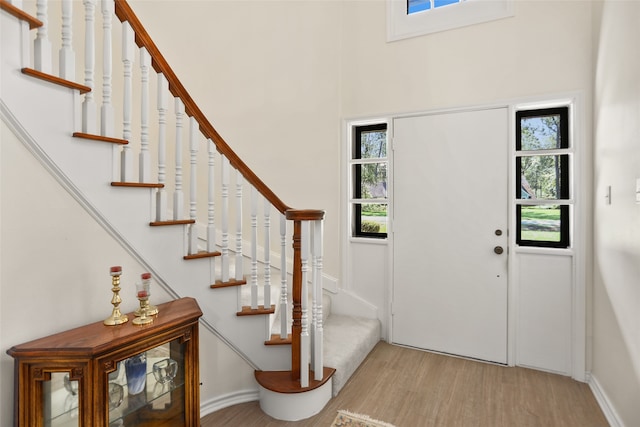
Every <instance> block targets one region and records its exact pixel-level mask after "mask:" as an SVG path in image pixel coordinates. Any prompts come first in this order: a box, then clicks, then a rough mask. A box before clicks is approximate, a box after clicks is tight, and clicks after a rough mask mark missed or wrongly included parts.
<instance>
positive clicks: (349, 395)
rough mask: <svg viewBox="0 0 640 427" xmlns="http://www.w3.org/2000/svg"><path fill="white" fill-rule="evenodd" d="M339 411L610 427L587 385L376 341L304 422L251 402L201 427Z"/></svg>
mask: <svg viewBox="0 0 640 427" xmlns="http://www.w3.org/2000/svg"><path fill="white" fill-rule="evenodd" d="M339 409H346V410H349V411H352V412H357V413H363V414H367V415H369V416H370V417H372V418H375V419H379V420H382V421H386V422H388V423H392V424H394V425H396V426H397V427H449V426H452V427H453V426H456V427H458V426H460V427H467V426H469V427H514V426H517V427H606V426H608V424H607V421H606V419H605V417H604V415H603V414H602V411H601V410H600V408H599V407H598V404H597V402H596V400H595V398H594V397H593V394H592V393H591V390H590V389H589V386H588V385H587V384H584V383H580V382H577V381H574V380H572V379H571V378H569V377H563V376H560V375H554V374H549V373H546V372H540V371H536V370H532V369H525V368H519V367H518V368H509V367H503V366H497V365H492V364H488V363H482V362H476V361H471V360H465V359H460V358H456V357H450V356H444V355H440V354H434V353H429V352H424V351H419V350H414V349H408V348H403V347H398V346H394V345H389V344H387V343H384V342H380V343H379V344H378V345H377V346H376V347H375V348H374V350H373V351H372V352H371V354H370V355H369V356H368V357H367V358H366V359H365V361H364V362H363V363H362V365H361V366H360V367H359V368H358V370H357V371H356V372H355V373H354V375H353V376H352V377H351V379H350V380H349V382H347V384H346V385H345V386H344V388H343V389H342V390H341V391H340V394H338V396H336V397H335V398H333V399H331V401H329V403H328V404H327V406H326V407H325V408H324V410H323V411H322V412H320V413H319V414H317V415H315V416H313V417H311V418H309V419H306V420H303V421H298V422H287V421H278V420H275V419H273V418H271V417H270V416H268V415H266V414H265V413H264V412H262V410H261V409H260V405H259V403H258V402H249V403H243V404H239V405H235V406H231V407H229V408H225V409H221V410H219V411H217V412H214V413H212V414H209V415H207V416H205V417H203V418H202V421H201V427H222V426H243V427H245V426H256V427H291V426H305V427H306V426H309V427H316V426H317V427H329V426H330V425H331V423H332V422H333V420H334V418H335V416H336V413H337V411H338V410H339Z"/></svg>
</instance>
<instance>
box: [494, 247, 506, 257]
mask: <svg viewBox="0 0 640 427" xmlns="http://www.w3.org/2000/svg"><path fill="white" fill-rule="evenodd" d="M493 252H495V253H497V254H498V255H500V254H501V253H503V252H504V249H502V246H496V247H495V248H493Z"/></svg>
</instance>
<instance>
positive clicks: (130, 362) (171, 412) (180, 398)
mask: <svg viewBox="0 0 640 427" xmlns="http://www.w3.org/2000/svg"><path fill="white" fill-rule="evenodd" d="M179 341H180V340H178V339H176V340H174V341H171V342H167V343H165V344H162V345H160V346H158V347H155V348H153V349H151V350H148V351H146V352H143V353H139V354H136V355H134V356H132V357H129V358H128V359H125V360H121V361H120V362H118V367H117V369H116V370H115V371H114V372H112V373H110V374H109V382H108V396H109V427H127V426H152V425H153V426H156V425H163V426H164V425H167V426H172V427H173V426H175V427H179V426H183V425H184V424H185V413H184V403H185V402H184V349H185V344H181V343H180V342H179Z"/></svg>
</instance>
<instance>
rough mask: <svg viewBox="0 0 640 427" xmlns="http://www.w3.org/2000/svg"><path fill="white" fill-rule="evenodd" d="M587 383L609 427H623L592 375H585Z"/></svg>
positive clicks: (609, 401)
mask: <svg viewBox="0 0 640 427" xmlns="http://www.w3.org/2000/svg"><path fill="white" fill-rule="evenodd" d="M587 383H588V384H589V387H590V388H591V391H592V392H593V395H594V397H595V398H596V400H597V401H598V405H600V409H602V412H603V413H604V416H605V418H606V419H607V421H608V422H609V425H610V426H611V427H625V425H624V423H623V422H622V420H621V419H620V417H619V416H618V413H617V412H616V409H615V408H614V407H613V405H612V404H611V400H609V397H608V396H607V393H605V391H604V389H603V388H602V387H601V386H600V383H599V382H598V380H597V379H596V377H595V376H593V374H591V373H588V374H587Z"/></svg>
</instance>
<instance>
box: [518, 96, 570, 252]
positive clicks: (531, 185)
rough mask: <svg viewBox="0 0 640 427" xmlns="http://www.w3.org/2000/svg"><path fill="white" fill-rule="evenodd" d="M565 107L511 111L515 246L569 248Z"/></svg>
mask: <svg viewBox="0 0 640 427" xmlns="http://www.w3.org/2000/svg"><path fill="white" fill-rule="evenodd" d="M571 155H572V152H571V144H570V141H569V107H558V108H546V109H537V110H523V111H518V112H516V157H515V160H516V165H515V167H516V180H517V181H516V186H515V187H516V195H515V196H516V228H517V230H516V232H517V234H516V243H517V244H518V245H520V246H539V247H552V248H567V247H569V246H570V236H569V230H570V224H569V221H570V210H571V205H572V203H573V202H572V200H571V195H570V188H571V187H570V179H571V178H570V177H571V175H570V170H569V168H570V163H571Z"/></svg>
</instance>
